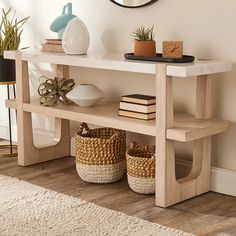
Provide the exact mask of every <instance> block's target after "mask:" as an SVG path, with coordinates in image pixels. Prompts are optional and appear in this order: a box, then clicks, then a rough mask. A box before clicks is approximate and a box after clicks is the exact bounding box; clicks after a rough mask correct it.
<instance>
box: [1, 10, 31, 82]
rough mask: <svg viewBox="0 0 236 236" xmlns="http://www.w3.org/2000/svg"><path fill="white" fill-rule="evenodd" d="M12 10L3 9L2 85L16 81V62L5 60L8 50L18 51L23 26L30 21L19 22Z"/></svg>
mask: <svg viewBox="0 0 236 236" xmlns="http://www.w3.org/2000/svg"><path fill="white" fill-rule="evenodd" d="M10 14H11V8H10V9H9V10H8V11H5V10H4V9H2V18H1V20H0V83H8V82H12V81H15V61H13V60H6V59H4V58H3V53H4V51H6V50H18V48H19V45H20V40H21V34H22V32H23V29H22V26H23V25H24V24H25V22H26V21H27V20H28V19H29V17H26V18H24V19H21V20H18V19H17V18H16V15H15V12H14V14H13V15H12V16H10Z"/></svg>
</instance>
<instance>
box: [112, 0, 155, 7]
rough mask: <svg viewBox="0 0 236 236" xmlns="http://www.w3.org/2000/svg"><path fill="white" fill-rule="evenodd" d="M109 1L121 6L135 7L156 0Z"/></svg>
mask: <svg viewBox="0 0 236 236" xmlns="http://www.w3.org/2000/svg"><path fill="white" fill-rule="evenodd" d="M110 1H111V2H113V3H115V4H116V5H119V6H121V7H128V8H137V7H144V6H147V5H149V4H152V3H154V2H156V1H157V0H110Z"/></svg>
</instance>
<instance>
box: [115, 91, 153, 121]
mask: <svg viewBox="0 0 236 236" xmlns="http://www.w3.org/2000/svg"><path fill="white" fill-rule="evenodd" d="M119 115H120V116H125V117H131V118H136V119H141V120H152V119H155V118H156V97H155V96H149V95H142V94H131V95H125V96H122V101H121V102H120V108H119Z"/></svg>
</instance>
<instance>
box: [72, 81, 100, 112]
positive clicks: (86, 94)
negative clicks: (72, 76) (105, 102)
mask: <svg viewBox="0 0 236 236" xmlns="http://www.w3.org/2000/svg"><path fill="white" fill-rule="evenodd" d="M67 98H68V99H70V100H71V101H73V102H74V103H76V104H78V105H80V106H81V107H91V106H94V105H95V104H96V103H97V102H99V101H100V100H101V99H103V98H104V93H103V92H102V91H101V90H100V89H99V88H98V87H96V86H95V85H93V84H80V85H78V86H76V87H75V88H74V89H73V90H72V91H70V92H69V93H68V94H67Z"/></svg>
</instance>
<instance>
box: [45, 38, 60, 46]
mask: <svg viewBox="0 0 236 236" xmlns="http://www.w3.org/2000/svg"><path fill="white" fill-rule="evenodd" d="M45 43H46V44H56V45H62V40H61V39H45Z"/></svg>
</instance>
